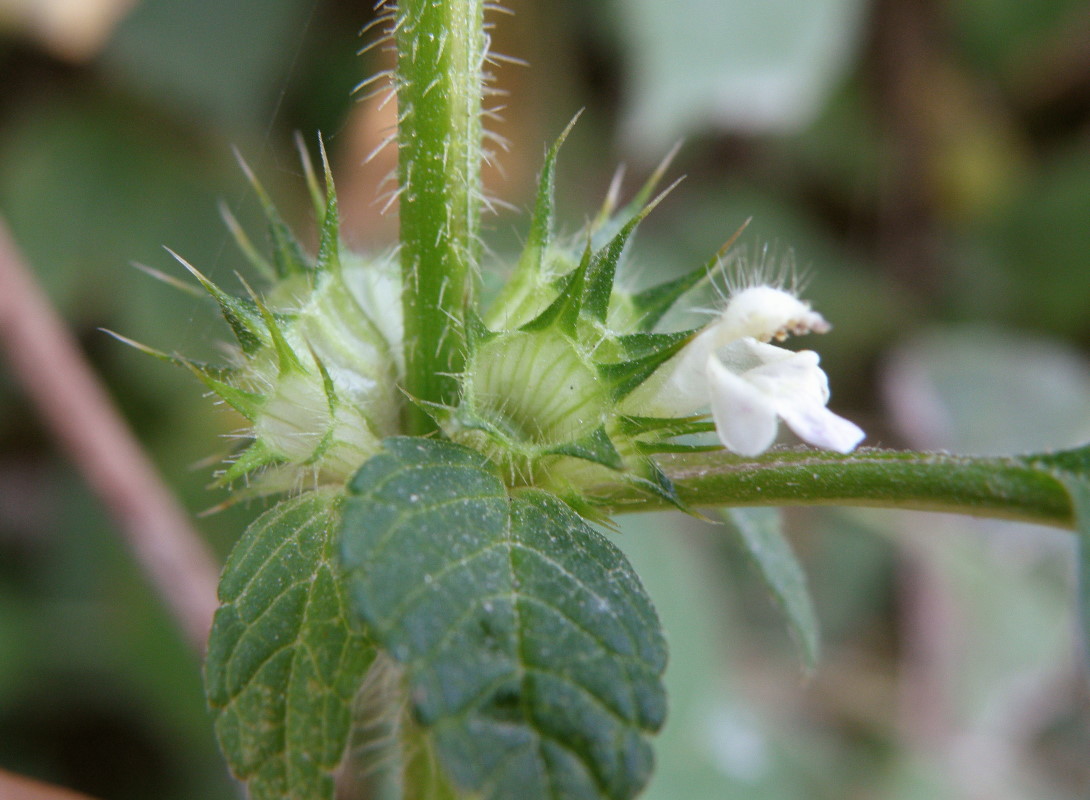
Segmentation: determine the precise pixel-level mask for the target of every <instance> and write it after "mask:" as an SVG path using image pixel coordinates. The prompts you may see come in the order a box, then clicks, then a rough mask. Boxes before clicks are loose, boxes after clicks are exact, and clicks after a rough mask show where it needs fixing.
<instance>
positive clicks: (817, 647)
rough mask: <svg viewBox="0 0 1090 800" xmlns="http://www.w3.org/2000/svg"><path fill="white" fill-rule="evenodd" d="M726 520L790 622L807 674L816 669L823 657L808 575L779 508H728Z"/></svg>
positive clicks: (789, 625)
mask: <svg viewBox="0 0 1090 800" xmlns="http://www.w3.org/2000/svg"><path fill="white" fill-rule="evenodd" d="M723 518H724V519H725V520H726V521H727V523H728V524H729V526H730V527H731V529H732V530H734V532H735V533H737V534H738V541H739V542H740V543H741V545H742V547H743V549H744V550H745V551H746V554H747V555H748V556H749V557H750V559H751V560H752V562H753V565H754V566H755V567H756V568H757V571H758V572H759V573H760V575H761V578H762V580H763V581H764V583H765V586H766V587H767V588H768V591H769V594H771V595H772V599H773V601H774V602H775V603H776V605H777V606H779V607H780V610H782V611H783V613H784V616H785V617H786V618H787V624H788V628H789V629H790V630H791V634H792V638H794V640H795V642H796V644H798V647H799V654H800V655H801V656H802V660H803V663H804V664H805V665H806V668H807V670H813V669H814V668H815V667H817V662H818V659H819V657H820V655H821V629H820V626H819V624H818V619H817V614H816V613H815V612H814V602H813V600H812V599H811V598H810V590H809V589H808V588H807V585H806V574H805V573H804V572H803V571H802V566H801V565H800V564H799V562H798V559H797V558H795V553H794V551H793V550H792V549H791V543H790V542H788V541H787V538H786V537H785V536H784V535H783V530H782V526H783V520H782V515H781V513H780V510H779V509H778V508H728V509H725V510H724V511H723Z"/></svg>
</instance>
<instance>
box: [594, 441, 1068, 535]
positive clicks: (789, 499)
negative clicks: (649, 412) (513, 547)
mask: <svg viewBox="0 0 1090 800" xmlns="http://www.w3.org/2000/svg"><path fill="white" fill-rule="evenodd" d="M659 464H660V466H661V467H662V469H663V471H664V472H665V473H666V475H667V476H668V477H669V478H670V479H671V480H672V481H673V482H674V485H675V487H676V488H677V491H678V494H679V496H680V497H681V499H682V501H683V502H684V503H686V504H688V505H690V506H692V507H696V508H699V507H701V506H722V505H731V506H747V505H749V506H752V505H767V506H782V505H844V506H881V507H886V508H904V509H917V510H922V511H948V512H955V513H960V514H971V515H975V516H981V517H995V518H1000V519H1011V520H1019V521H1022V522H1032V523H1038V524H1043V525H1052V526H1055V527H1060V528H1068V529H1073V528H1074V527H1075V514H1074V509H1073V504H1072V498H1071V496H1070V494H1069V491H1068V489H1067V487H1066V486H1065V484H1064V483H1063V482H1062V481H1061V480H1059V479H1058V476H1057V474H1055V473H1054V472H1053V471H1051V470H1049V469H1046V468H1043V467H1042V466H1039V465H1035V464H1034V463H1033V462H1032V461H1031V460H1030V459H1021V458H1013V457H1012V458H977V457H966V456H952V455H946V454H939V453H916V452H900V451H891V450H860V451H857V452H855V453H852V454H849V455H838V454H836V453H826V452H817V451H814V450H803V449H799V450H776V451H774V452H771V453H766V454H765V455H763V456H760V457H758V458H755V459H743V458H741V457H738V456H732V455H730V454H727V453H724V452H721V451H720V452H711V453H686V454H673V455H669V456H665V457H663V458H662V459H660V461H659ZM588 493H589V494H590V495H591V496H592V497H594V498H595V500H596V502H598V503H599V504H600V505H601V506H603V507H604V508H605V509H607V510H608V511H610V512H614V513H619V512H624V511H636V510H651V509H652V508H664V507H667V506H666V505H665V503H664V502H662V501H657V500H656V501H651V500H650V499H649V497H648V496H647V494H645V493H642V492H641V491H640V490H639V489H638V488H637V487H636V486H633V485H632V484H626V483H622V482H620V481H618V482H617V483H615V484H609V485H601V486H597V487H593V488H592V489H591V490H590V491H589V492H588Z"/></svg>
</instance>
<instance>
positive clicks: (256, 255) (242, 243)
mask: <svg viewBox="0 0 1090 800" xmlns="http://www.w3.org/2000/svg"><path fill="white" fill-rule="evenodd" d="M220 216H221V217H222V218H223V223H224V224H225V225H226V226H227V230H229V231H230V232H231V237H232V238H233V239H234V240H235V245H236V246H237V247H238V249H239V252H241V253H242V255H243V257H244V258H245V259H246V260H247V261H248V262H250V266H251V267H253V268H254V269H255V270H257V272H259V273H260V274H261V276H262V277H263V278H265V279H266V280H269V281H274V280H276V268H275V267H273V265H272V264H271V263H269V260H268V259H267V258H265V256H263V255H261V253H260V251H259V250H258V249H257V248H256V247H255V246H254V243H253V241H251V240H250V237H249V236H248V235H247V233H246V231H245V230H244V229H243V227H242V225H241V224H239V221H238V220H237V219H235V215H234V214H232V213H231V210H230V209H229V208H227V206H226V205H225V204H223V203H220Z"/></svg>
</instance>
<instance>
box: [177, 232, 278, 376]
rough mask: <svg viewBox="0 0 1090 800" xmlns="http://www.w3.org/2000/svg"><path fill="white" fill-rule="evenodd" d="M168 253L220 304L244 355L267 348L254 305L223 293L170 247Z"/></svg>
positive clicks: (221, 311)
mask: <svg viewBox="0 0 1090 800" xmlns="http://www.w3.org/2000/svg"><path fill="white" fill-rule="evenodd" d="M167 252H168V253H170V254H171V255H172V256H174V258H175V259H176V260H177V261H178V263H179V264H181V265H182V266H183V267H185V268H186V269H187V270H188V271H189V273H190V274H191V275H192V276H193V277H194V278H196V279H197V281H198V282H199V283H200V284H201V286H203V287H204V290H205V291H206V292H208V294H209V295H211V297H212V299H213V300H215V301H216V303H217V304H219V307H220V313H221V314H223V318H224V319H225V320H226V321H227V324H228V325H229V326H230V328H231V332H232V333H233V334H234V335H235V339H237V340H238V345H239V347H241V348H242V352H243V353H245V354H246V355H252V354H253V353H255V352H257V351H258V350H260V349H261V348H262V347H264V346H265V344H266V340H265V334H266V330H265V326H264V325H263V324H262V321H261V314H260V312H259V311H258V309H257V306H256V305H255V304H254V303H252V302H247V301H246V300H244V299H242V298H241V297H235V296H234V295H232V294H228V293H227V292H225V291H223V289H221V288H220V287H218V286H217V285H216V284H215V283H213V282H212V281H211V280H209V279H208V278H206V277H205V276H204V274H203V273H201V271H200V270H199V269H197V268H196V267H194V266H193V265H192V264H190V263H189V262H188V261H186V260H185V259H184V258H182V257H181V256H180V255H178V254H177V253H175V252H174V251H173V250H171V249H170V248H169V247H168V248H167Z"/></svg>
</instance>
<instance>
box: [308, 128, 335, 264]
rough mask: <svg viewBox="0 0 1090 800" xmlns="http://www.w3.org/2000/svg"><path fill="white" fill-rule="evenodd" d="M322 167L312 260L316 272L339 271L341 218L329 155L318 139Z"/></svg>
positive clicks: (323, 144)
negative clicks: (321, 196) (322, 205)
mask: <svg viewBox="0 0 1090 800" xmlns="http://www.w3.org/2000/svg"><path fill="white" fill-rule="evenodd" d="M318 144H319V146H320V147H321V150H322V167H323V169H324V170H325V186H326V195H325V209H324V213H323V215H322V227H321V230H320V231H319V236H318V256H317V258H316V259H315V261H314V269H315V271H316V272H334V273H340V271H341V220H340V216H339V212H338V210H337V190H336V187H334V185H333V171H332V170H331V169H330V167H329V157H328V156H327V155H326V152H325V143H324V142H322V141H321V140H320V139H319V140H318Z"/></svg>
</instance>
